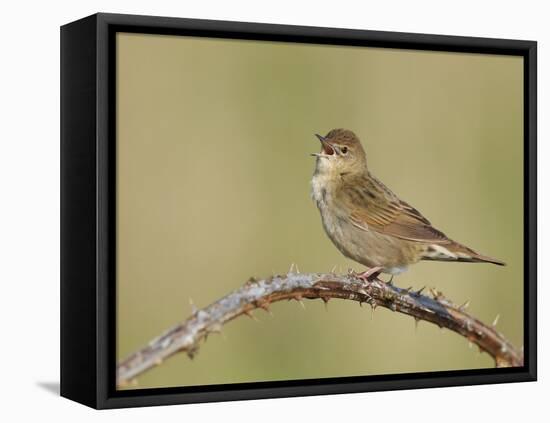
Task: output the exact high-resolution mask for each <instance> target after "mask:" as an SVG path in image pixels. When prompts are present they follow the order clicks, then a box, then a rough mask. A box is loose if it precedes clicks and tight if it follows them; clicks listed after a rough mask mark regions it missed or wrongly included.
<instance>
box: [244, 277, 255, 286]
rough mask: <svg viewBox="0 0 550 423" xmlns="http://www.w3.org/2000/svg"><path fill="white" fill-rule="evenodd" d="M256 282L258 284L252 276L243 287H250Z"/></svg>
mask: <svg viewBox="0 0 550 423" xmlns="http://www.w3.org/2000/svg"><path fill="white" fill-rule="evenodd" d="M256 282H258V280H257V279H256V278H255V277H254V276H250V277H249V278H248V280H247V281H246V282H245V285H252V284H254V283H256Z"/></svg>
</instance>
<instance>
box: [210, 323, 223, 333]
mask: <svg viewBox="0 0 550 423" xmlns="http://www.w3.org/2000/svg"><path fill="white" fill-rule="evenodd" d="M207 331H208V332H209V333H221V331H222V325H221V323H214V324H213V325H210V327H209V328H208V329H207Z"/></svg>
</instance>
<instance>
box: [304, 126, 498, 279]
mask: <svg viewBox="0 0 550 423" xmlns="http://www.w3.org/2000/svg"><path fill="white" fill-rule="evenodd" d="M315 136H316V137H317V138H318V139H319V141H320V142H321V151H320V152H319V153H313V154H312V156H314V157H316V162H315V170H314V172H313V177H312V179H311V197H312V199H313V201H314V202H315V203H316V205H317V208H318V209H319V212H320V214H321V220H322V223H323V227H324V230H325V232H326V234H327V235H328V237H329V238H330V240H331V241H332V242H333V243H334V245H335V246H336V247H337V248H338V250H340V252H341V253H342V254H343V255H344V256H346V257H347V258H349V259H352V260H354V261H356V262H358V263H360V264H362V265H364V266H366V267H367V270H365V271H364V272H362V273H359V274H357V276H358V277H360V278H361V279H363V280H364V281H368V282H370V281H372V280H374V279H376V278H378V276H379V275H380V274H381V273H384V274H390V275H391V278H392V279H393V276H394V275H398V274H400V273H402V272H404V271H406V270H407V269H408V267H409V266H410V265H412V264H415V263H417V262H419V261H421V260H436V261H451V262H471V263H493V264H496V265H499V266H504V265H505V263H504V262H502V261H500V260H497V259H494V258H491V257H488V256H484V255H482V254H479V253H477V252H476V251H474V250H473V249H471V248H469V247H466V246H465V245H463V244H460V243H459V242H456V241H454V240H452V239H451V238H449V237H448V236H447V235H445V234H444V233H443V232H442V231H440V230H439V229H436V228H434V227H433V226H432V224H431V223H430V221H429V220H428V219H426V218H425V217H424V216H423V215H422V214H421V213H420V212H419V211H418V210H417V209H416V208H414V207H413V206H411V205H410V204H409V203H407V202H405V201H404V200H402V199H400V198H399V197H398V196H397V195H396V194H394V193H393V191H391V190H390V189H389V188H388V187H386V185H384V184H383V183H382V182H381V181H380V180H379V179H377V178H376V177H375V176H374V175H373V174H372V173H371V172H370V171H369V168H368V166H367V156H366V153H365V150H364V149H363V146H362V144H361V141H360V140H359V138H358V137H357V135H355V133H354V132H353V131H351V130H348V129H342V128H339V129H333V130H331V131H329V132H328V133H327V135H326V136H321V135H319V134H315Z"/></svg>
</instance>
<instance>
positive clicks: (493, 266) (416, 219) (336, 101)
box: [116, 32, 524, 390]
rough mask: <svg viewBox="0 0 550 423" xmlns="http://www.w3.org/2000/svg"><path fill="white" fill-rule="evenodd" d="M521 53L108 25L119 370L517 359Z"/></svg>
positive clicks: (291, 375)
mask: <svg viewBox="0 0 550 423" xmlns="http://www.w3.org/2000/svg"><path fill="white" fill-rule="evenodd" d="M523 60H524V59H523V58H522V57H520V56H509V55H498V54H478V53H476V54H474V53H455V52H444V51H421V50H412V49H391V48H371V47H353V46H334V45H321V44H319V45H317V44H301V43H290V42H273V41H269V42H268V41H255V40H237V39H234V40H233V39H219V38H207V37H192V36H181V35H155V34H142V33H124V32H119V33H117V34H116V358H117V363H116V366H117V372H116V373H117V375H116V377H117V380H116V383H117V389H120V390H133V389H145V388H168V387H192V386H195V387H196V386H205V385H221V384H235V383H249V382H273V381H291V380H309V379H327V378H343V377H356V376H372V375H394V374H414V373H429V372H441V371H453V370H467V369H488V368H494V367H495V366H496V367H518V366H523V348H522V344H523V339H524V333H523V332H524V320H523V319H524V309H523V304H524V298H523V293H524V284H523V279H524V277H523V275H524V247H523V242H524V216H523V210H524V203H523V199H524V192H523V186H524V169H523V163H524V157H523V145H524V121H523V116H524V115H523V110H524V109H523V108H524V104H523V98H524V92H523V89H524V88H523V87H524V86H523V80H524V75H523V71H524V63H523Z"/></svg>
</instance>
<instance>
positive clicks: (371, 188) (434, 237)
mask: <svg viewBox="0 0 550 423" xmlns="http://www.w3.org/2000/svg"><path fill="white" fill-rule="evenodd" d="M339 194H340V195H338V200H339V202H340V204H341V205H342V206H343V207H344V209H345V210H346V211H347V212H348V216H349V219H350V221H351V223H352V224H353V225H355V226H356V227H358V228H359V229H362V230H372V231H376V232H378V233H381V234H385V235H390V236H394V237H397V238H401V239H406V240H410V241H419V242H427V243H434V244H446V243H448V242H449V241H450V240H449V238H447V236H446V235H445V234H444V233H443V232H441V231H439V230H437V229H435V228H434V227H433V226H432V225H431V223H430V221H429V220H428V219H426V218H425V217H424V216H422V214H421V213H420V212H419V211H418V210H416V209H415V208H414V207H411V206H410V205H409V204H407V203H406V202H405V201H403V200H400V199H399V198H398V197H397V196H396V195H395V194H393V192H391V191H390V190H389V189H388V188H386V187H385V186H384V185H383V184H382V183H381V182H380V181H378V180H377V179H375V178H373V177H371V178H368V179H365V178H362V179H359V180H355V181H352V182H351V183H347V184H344V185H343V186H342V187H341V190H340V193H339Z"/></svg>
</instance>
